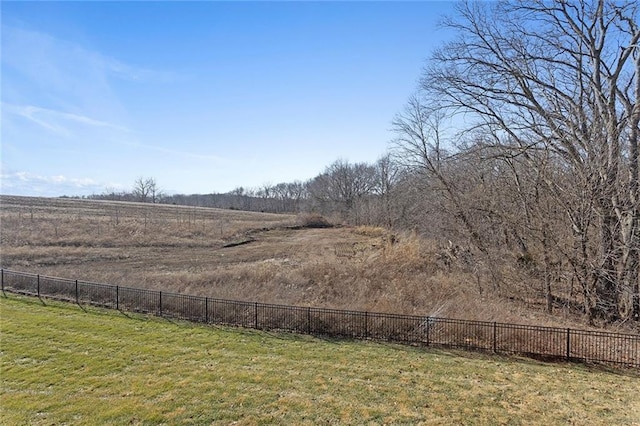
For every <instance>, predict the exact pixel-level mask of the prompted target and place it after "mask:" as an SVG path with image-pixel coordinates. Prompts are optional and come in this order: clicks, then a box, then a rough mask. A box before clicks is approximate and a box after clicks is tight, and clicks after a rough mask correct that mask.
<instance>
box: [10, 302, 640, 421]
mask: <svg viewBox="0 0 640 426" xmlns="http://www.w3.org/2000/svg"><path fill="white" fill-rule="evenodd" d="M46 304H47V306H42V304H41V303H40V302H39V301H38V300H34V299H28V298H21V297H16V296H11V297H10V299H6V298H2V297H0V308H1V311H0V315H1V320H2V321H1V322H0V324H2V325H1V333H2V334H1V336H2V340H1V352H0V354H1V357H0V361H1V367H2V370H1V375H0V377H1V383H2V386H1V392H0V406H1V411H0V422H2V423H3V424H63V423H66V424H163V423H164V424H210V423H215V424H229V423H232V422H234V421H237V422H239V423H240V424H271V423H280V424H305V423H306V424H317V423H323V422H324V423H326V422H330V423H341V424H367V423H369V424H381V423H387V424H398V423H409V424H416V423H427V424H461V423H464V424H527V425H529V424H618V425H624V424H627V425H629V424H640V400H639V399H638V393H637V391H638V388H639V387H640V379H639V378H638V375H635V374H631V373H628V372H617V373H614V372H607V371H603V370H590V369H589V368H587V367H584V366H575V365H562V364H543V363H537V362H532V361H521V360H513V359H503V358H492V357H484V356H480V355H464V354H459V353H450V352H443V351H432V350H430V351H426V352H425V351H422V350H418V349H414V348H407V347H399V346H393V345H383V344H373V343H362V342H334V341H325V340H318V339H314V338H311V337H306V336H292V335H280V334H269V333H262V332H257V331H247V330H241V329H227V328H212V327H205V326H196V325H191V324H187V323H182V322H171V321H167V320H163V319H158V318H148V317H141V316H130V317H127V316H125V315H123V314H120V313H117V312H114V311H104V310H99V309H94V308H84V311H83V309H80V308H79V307H77V306H74V305H67V304H62V303H57V302H49V301H47V302H46Z"/></svg>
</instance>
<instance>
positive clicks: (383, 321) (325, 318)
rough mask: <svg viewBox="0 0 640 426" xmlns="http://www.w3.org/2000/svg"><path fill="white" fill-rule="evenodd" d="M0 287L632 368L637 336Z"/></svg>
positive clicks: (182, 314)
mask: <svg viewBox="0 0 640 426" xmlns="http://www.w3.org/2000/svg"><path fill="white" fill-rule="evenodd" d="M0 280H1V282H2V293H3V294H4V295H5V296H6V293H17V294H25V295H31V296H37V297H47V298H53V299H58V300H66V301H70V302H75V303H77V304H81V303H84V304H91V305H96V306H102V307H107V308H112V309H118V310H121V311H128V312H140V313H147V314H153V315H158V316H162V317H169V318H176V319H183V320H188V321H194V322H200V323H206V324H224V325H233V326H242V327H248V328H255V329H262V330H274V331H275V330H279V331H290V332H295V333H304V334H312V335H322V336H328V337H338V338H351V339H372V340H380V341H393V342H398V343H406V344H414V345H427V346H439V347H446V348H458V349H467V350H478V351H485V352H493V353H500V354H519V355H524V356H529V357H534V358H544V359H549V360H567V361H577V362H600V363H607V364H617V365H622V366H628V367H634V368H640V335H635V334H623V333H612V332H604V331H587V330H576V329H570V328H556V327H541V326H529V325H518V324H505V323H498V322H485V321H466V320H457V319H450V318H438V317H431V316H415V315H397V314H385V313H375V312H362V311H346V310H337V309H324V308H311V307H300V306H285V305H274V304H267V303H258V302H242V301H235V300H223V299H215V298H210V297H202V296H190V295H184V294H176V293H169V292H164V291H156V290H146V289H139V288H132V287H122V286H115V285H108V284H97V283H92V282H86V281H79V280H70V279H64V278H54V277H48V276H41V275H36V274H30V273H25V272H17V271H10V270H6V269H0Z"/></svg>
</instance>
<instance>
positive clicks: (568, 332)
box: [567, 328, 571, 361]
mask: <svg viewBox="0 0 640 426" xmlns="http://www.w3.org/2000/svg"><path fill="white" fill-rule="evenodd" d="M570 360H571V329H570V328H567V361H570Z"/></svg>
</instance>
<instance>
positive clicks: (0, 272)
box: [0, 269, 6, 296]
mask: <svg viewBox="0 0 640 426" xmlns="http://www.w3.org/2000/svg"><path fill="white" fill-rule="evenodd" d="M0 282H2V294H3V295H5V296H6V294H4V269H0Z"/></svg>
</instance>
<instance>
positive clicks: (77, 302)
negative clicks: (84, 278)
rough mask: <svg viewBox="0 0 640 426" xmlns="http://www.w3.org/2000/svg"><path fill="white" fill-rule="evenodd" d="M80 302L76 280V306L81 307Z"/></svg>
mask: <svg viewBox="0 0 640 426" xmlns="http://www.w3.org/2000/svg"><path fill="white" fill-rule="evenodd" d="M79 304H80V302H79V301H78V280H76V305H79Z"/></svg>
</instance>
